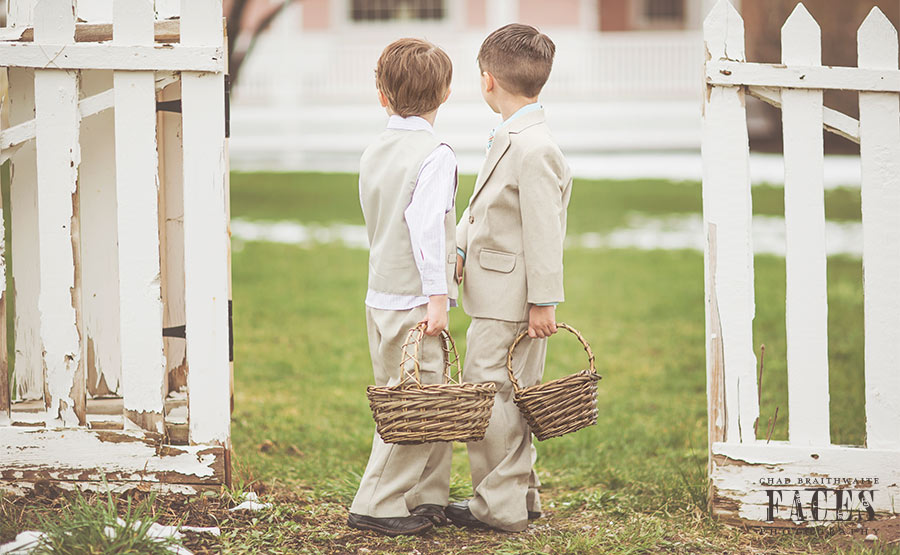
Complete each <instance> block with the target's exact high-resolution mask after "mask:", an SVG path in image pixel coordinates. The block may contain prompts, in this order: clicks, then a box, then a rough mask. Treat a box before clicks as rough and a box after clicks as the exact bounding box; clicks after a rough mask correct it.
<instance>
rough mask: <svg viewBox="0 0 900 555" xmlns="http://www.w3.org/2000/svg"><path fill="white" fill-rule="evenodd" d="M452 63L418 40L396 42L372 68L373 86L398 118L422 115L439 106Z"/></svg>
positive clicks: (441, 53) (445, 89) (451, 71)
mask: <svg viewBox="0 0 900 555" xmlns="http://www.w3.org/2000/svg"><path fill="white" fill-rule="evenodd" d="M452 78H453V64H452V63H451V62H450V57H449V56H447V53H446V52H444V51H443V50H441V49H440V48H438V47H437V46H435V45H433V44H431V43H430V42H428V41H425V40H421V39H411V38H405V39H399V40H396V41H394V42H392V43H391V44H389V45H387V47H386V48H385V49H384V51H383V52H382V53H381V56H380V57H379V58H378V65H377V66H376V68H375V86H376V87H378V90H380V91H381V92H382V93H384V96H385V97H387V101H388V104H390V107H391V109H392V110H393V111H394V113H396V114H397V115H399V116H402V117H409V116H421V115H422V114H427V113H428V112H431V111H433V110H435V109H437V107H438V106H440V105H441V102H443V101H444V97H445V96H446V94H447V91H448V90H449V89H450V80H451V79H452Z"/></svg>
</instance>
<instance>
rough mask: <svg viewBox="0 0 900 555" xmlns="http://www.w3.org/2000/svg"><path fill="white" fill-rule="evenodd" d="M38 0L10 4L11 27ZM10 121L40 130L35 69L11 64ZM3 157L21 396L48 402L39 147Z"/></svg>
mask: <svg viewBox="0 0 900 555" xmlns="http://www.w3.org/2000/svg"><path fill="white" fill-rule="evenodd" d="M33 13H34V0H18V1H16V2H13V3H11V4H9V16H8V21H7V24H8V25H18V26H27V25H31V24H32V22H33V20H32V16H33ZM8 75H9V90H8V100H9V125H11V126H17V125H19V124H22V123H25V122H31V128H32V135H33V134H34V133H33V129H34V70H33V69H19V68H10V69H9V70H8ZM2 155H3V157H4V159H3V161H4V162H5V161H6V157H7V156H9V157H10V159H11V161H12V164H11V172H10V175H11V176H12V179H11V183H10V227H11V229H12V241H11V245H10V259H11V260H15V261H16V263H15V265H13V268H12V274H13V283H14V288H13V293H14V295H15V300H14V302H15V306H16V318H15V340H14V345H15V349H16V367H15V382H16V395H15V396H16V398H17V399H18V400H23V399H24V400H36V399H40V400H41V403H42V404H43V396H44V379H43V362H42V360H41V344H40V325H41V319H40V311H39V310H38V295H39V289H38V268H39V266H40V263H39V261H38V223H37V217H38V216H37V184H36V183H37V164H36V162H35V145H34V143H33V142H32V143H30V144H27V145H25V146H24V147H23V148H20V149H18V150H14V151H9V150H6V149H5V148H4V150H3V152H2Z"/></svg>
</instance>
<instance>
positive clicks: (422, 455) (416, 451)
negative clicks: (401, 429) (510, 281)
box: [350, 305, 451, 518]
mask: <svg viewBox="0 0 900 555" xmlns="http://www.w3.org/2000/svg"><path fill="white" fill-rule="evenodd" d="M424 319H425V305H422V306H417V307H416V308H413V309H410V310H378V309H375V308H369V307H366V327H367V329H368V333H369V354H370V355H371V357H372V367H373V369H374V370H375V385H378V386H386V385H388V386H389V385H396V384H398V383H400V381H401V380H402V379H403V376H402V373H401V370H400V360H401V357H400V347H401V346H402V345H403V342H404V341H405V339H406V334H407V332H408V331H409V329H410V328H412V327H414V326H415V325H416V324H417V323H418V322H420V321H422V320H424ZM443 361H444V358H443V350H442V349H441V342H440V339H439V338H435V337H427V336H426V337H425V338H424V340H423V341H422V343H421V344H420V345H419V365H420V368H421V369H420V374H419V375H420V377H421V379H422V383H441V382H442V380H443V364H444V362H443ZM450 455H451V448H450V444H449V443H424V444H422V445H397V444H393V443H384V442H383V441H382V440H381V436H379V435H378V432H375V437H374V439H373V440H372V453H371V455H370V456H369V463H368V464H367V465H366V470H365V472H364V473H363V477H362V480H361V481H360V484H359V490H358V491H357V492H356V497H355V498H354V499H353V504H352V505H350V512H351V513H354V514H358V515H367V516H372V517H376V518H387V517H404V516H409V510H410V509H412V508H415V507H417V506H419V505H422V504H424V503H434V504H436V505H440V506H442V507H443V506H445V505H447V501H448V497H449V494H450Z"/></svg>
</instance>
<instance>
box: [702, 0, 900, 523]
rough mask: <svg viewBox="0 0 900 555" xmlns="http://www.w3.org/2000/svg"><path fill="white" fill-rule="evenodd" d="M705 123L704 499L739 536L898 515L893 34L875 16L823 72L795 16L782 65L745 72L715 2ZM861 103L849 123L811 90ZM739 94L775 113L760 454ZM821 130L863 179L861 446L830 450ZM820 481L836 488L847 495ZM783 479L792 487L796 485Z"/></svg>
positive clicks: (799, 14)
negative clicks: (771, 360)
mask: <svg viewBox="0 0 900 555" xmlns="http://www.w3.org/2000/svg"><path fill="white" fill-rule="evenodd" d="M704 35H705V40H706V48H707V52H708V53H709V55H708V58H707V61H706V70H705V75H706V85H707V86H706V95H705V99H704V109H703V145H702V150H703V212H704V223H705V229H706V233H707V239H708V240H707V248H706V252H705V257H704V258H705V267H706V270H705V278H706V279H705V282H706V336H707V340H706V344H707V376H708V379H707V394H708V408H709V473H710V490H709V498H710V505H711V508H712V510H713V512H714V513H715V514H716V515H718V516H719V517H721V518H722V519H724V520H726V521H730V522H739V523H742V524H754V525H769V526H772V525H774V526H794V525H803V526H805V525H810V524H818V523H821V522H829V521H835V520H849V519H851V518H861V519H873V518H881V516H883V515H888V514H890V515H895V514H897V512H898V511H900V485H898V484H900V466H898V465H897V461H898V460H900V395H898V394H897V392H898V391H900V372H898V370H897V369H898V368H900V289H898V288H897V286H896V279H897V276H898V275H900V221H898V220H897V218H896V215H897V214H898V213H900V71H898V66H897V55H898V50H897V48H898V47H897V32H896V30H895V29H894V27H893V26H892V25H891V24H890V22H889V21H888V20H887V18H886V17H885V16H884V14H883V13H882V12H881V11H880V10H879V9H878V8H874V9H873V10H872V12H871V13H870V14H869V16H868V17H867V18H866V20H865V22H863V24H862V26H861V27H860V29H859V35H858V42H859V67H858V68H847V67H824V66H822V65H821V40H822V38H821V32H820V29H819V26H818V25H817V24H816V22H815V20H814V19H813V18H812V16H811V15H810V14H809V12H808V11H807V10H806V8H805V7H804V6H803V4H798V5H797V7H796V8H795V10H794V12H793V13H792V14H791V16H790V17H789V18H788V20H787V21H786V23H785V24H784V27H783V28H782V64H780V65H775V64H759V63H751V62H746V61H745V59H744V36H743V22H742V20H741V17H740V15H739V14H738V13H737V11H736V10H735V9H734V8H733V7H732V6H731V4H730V3H729V2H728V1H727V0H719V1H718V3H717V4H716V5H715V7H714V8H713V10H712V11H711V12H710V14H709V16H708V17H707V19H706V21H705V22H704ZM827 89H847V90H854V91H859V103H860V119H859V120H858V121H857V120H855V119H853V118H851V117H849V116H847V115H845V114H841V113H839V112H836V111H835V110H832V109H829V108H826V107H824V106H823V103H822V91H823V90H827ZM746 94H751V95H753V96H756V97H758V98H761V99H763V100H764V101H766V102H768V103H770V104H773V105H775V106H777V107H780V108H781V109H782V117H783V124H784V145H785V146H784V157H785V193H784V194H785V227H786V247H787V249H786V257H785V267H786V298H785V302H786V307H785V314H786V320H785V329H786V335H787V363H788V403H789V409H790V418H789V440H788V441H786V442H784V441H771V442H769V441H765V440H763V441H760V440H759V439H757V433H756V431H755V426H756V424H757V422H758V417H759V406H758V398H757V376H756V358H755V356H754V354H753V348H752V345H753V340H752V323H753V317H754V279H753V255H752V253H753V250H752V245H751V239H750V237H751V235H750V214H751V209H750V206H751V203H750V180H749V173H748V170H747V168H748V159H749V158H748V156H749V148H748V142H747V121H746V112H745V109H744V99H745V95H746ZM823 128H824V129H825V130H827V131H831V132H834V133H837V134H839V135H841V136H844V137H846V138H848V139H850V140H853V141H855V142H858V143H860V149H861V158H862V168H863V180H862V213H863V229H864V244H863V265H864V269H865V272H864V283H863V286H864V287H863V290H864V295H865V305H864V306H865V343H866V345H865V379H866V431H867V441H866V445H865V446H863V447H860V446H844V445H832V444H831V439H830V429H829V428H830V426H829V401H830V392H829V389H828V328H827V325H828V324H827V323H828V305H827V282H826V258H825V252H826V251H825V215H824V190H823V148H822V145H823V137H822V135H823ZM829 479H842V480H848V479H849V480H850V482H849V483H847V482H843V483H840V484H838V483H837V482H829V481H828V480H829ZM797 480H805V481H804V482H801V483H798V482H797Z"/></svg>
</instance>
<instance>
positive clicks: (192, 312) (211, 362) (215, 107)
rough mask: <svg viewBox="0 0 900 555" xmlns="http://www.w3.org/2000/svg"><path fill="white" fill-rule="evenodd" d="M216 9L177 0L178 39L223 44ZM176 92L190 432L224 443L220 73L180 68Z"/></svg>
mask: <svg viewBox="0 0 900 555" xmlns="http://www.w3.org/2000/svg"><path fill="white" fill-rule="evenodd" d="M221 13H222V1H221V0H182V2H181V24H182V26H181V31H182V33H181V40H182V43H183V44H185V45H190V46H195V45H196V46H215V47H220V46H221V45H223V42H224V41H223V29H222V19H221V17H219V14H221ZM181 98H182V114H181V118H182V125H183V126H184V137H183V140H184V162H183V163H184V245H185V246H184V275H185V325H186V326H187V338H186V340H187V360H188V364H189V366H190V372H189V373H188V395H189V397H188V400H189V411H190V413H189V423H190V440H191V443H193V444H197V443H217V444H220V445H225V446H230V421H231V411H230V406H229V392H228V377H229V362H228V240H229V238H228V229H227V222H226V207H225V158H226V152H225V121H224V117H223V114H224V113H225V75H224V73H216V74H213V75H210V74H201V73H195V72H183V73H182V76H181Z"/></svg>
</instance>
